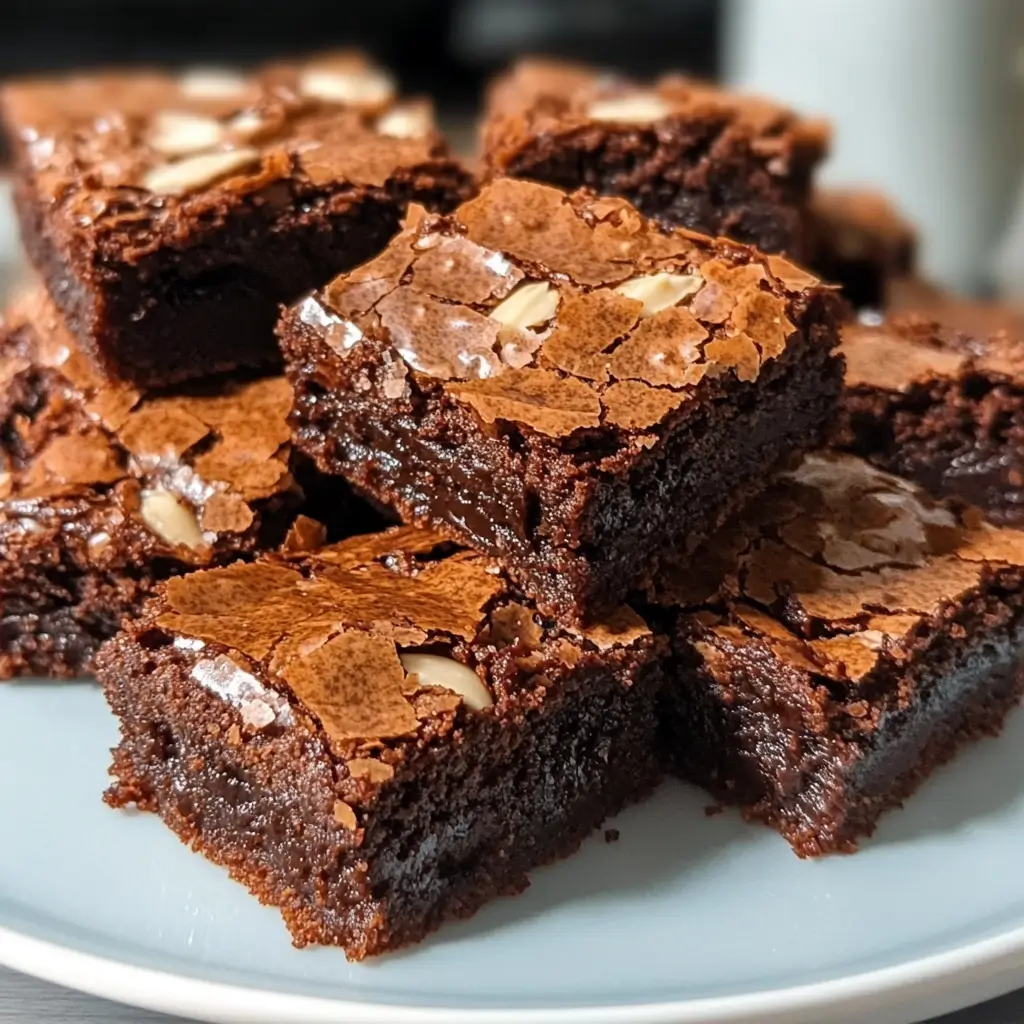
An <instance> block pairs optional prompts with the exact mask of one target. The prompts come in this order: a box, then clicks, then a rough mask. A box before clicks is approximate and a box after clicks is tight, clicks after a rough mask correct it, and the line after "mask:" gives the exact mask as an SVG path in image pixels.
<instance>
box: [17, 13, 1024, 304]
mask: <svg viewBox="0 0 1024 1024" xmlns="http://www.w3.org/2000/svg"><path fill="white" fill-rule="evenodd" d="M0 12H2V31H0V75H5V76H8V75H16V74H25V73H31V72H36V71H44V70H51V69H56V68H68V67H84V66H94V65H102V64H124V63H145V62H159V63H168V64H184V63H191V64H209V63H215V64H216V63H241V64H248V63H256V62H259V61H262V60H265V59H267V58H268V57H276V56H288V55H292V54H298V53H303V52H309V51H312V50H317V49H325V48H329V47H332V46H337V45H347V44H355V45H359V46H363V47H365V48H367V49H368V50H370V51H371V52H373V53H374V54H375V55H376V56H377V57H378V58H379V59H380V60H382V61H383V62H384V63H385V64H387V65H389V66H390V67H392V68H393V69H394V70H395V71H396V72H397V73H398V75H399V77H400V78H401V80H402V84H403V86H404V87H405V88H406V89H407V90H410V91H423V92H429V93H431V94H432V95H433V96H434V97H435V99H436V101H437V103H438V107H439V110H440V112H441V115H442V120H443V122H444V123H445V125H446V126H447V127H448V128H449V129H450V130H451V131H453V133H454V135H455V136H456V141H457V142H459V143H461V144H462V145H463V146H467V145H471V140H472V130H471V125H472V119H473V114H474V112H475V109H476V106H477V102H478V98H479V94H480V89H481V86H482V84H483V83H484V81H485V80H486V78H487V77H488V76H489V75H490V74H492V73H493V72H494V71H496V70H497V69H499V68H501V67H503V66H504V65H506V64H507V63H508V62H509V61H510V60H512V59H513V58H514V57H515V56H517V55H518V54H521V53H524V52H533V53H546V54H553V55H560V56H566V57H571V58H574V59H578V60H583V61H588V62H592V63H597V64H601V65H607V66H610V67H617V68H621V69H623V70H626V71H628V72H631V73H633V74H637V75H641V76H647V75H653V74H656V73H658V72H660V71H663V70H666V69H669V68H680V69H684V70H687V71H689V72H691V73H693V74H696V75H700V76H704V77H715V78H719V79H722V80H724V81H726V82H730V83H734V84H736V85H739V86H742V87H743V88H746V89H750V90H754V91H761V92H765V93H768V94H771V95H774V96H776V97H779V98H781V99H783V100H786V101H787V102H789V103H791V104H793V105H794V106H796V107H798V108H799V109H801V110H804V111H807V112H810V113H818V114H823V115H825V116H827V117H829V118H831V119H832V120H833V122H834V126H835V141H834V147H833V157H832V160H831V161H830V163H829V165H828V166H827V168H826V169H825V172H824V175H823V177H822V180H823V181H825V182H827V183H829V184H870V185H875V186H878V187H879V188H881V189H883V190H884V191H885V192H887V193H888V194H889V195H890V196H891V197H892V198H893V199H894V200H895V201H896V203H897V205H898V206H899V207H900V209H901V210H902V211H903V212H904V213H905V214H906V215H907V216H908V217H909V219H910V220H912V221H913V222H914V223H916V225H917V226H918V227H919V229H920V231H921V235H922V246H921V257H922V264H923V268H924V271H925V273H926V274H927V275H928V276H929V277H931V278H932V279H933V280H936V281H938V282H940V283H942V284H944V285H946V286H947V287H949V288H952V289H955V290H957V291H963V292H975V293H979V292H980V293H991V292H1001V293H1002V294H1004V295H1008V296H1011V297H1013V296H1016V297H1017V298H1019V299H1021V300H1022V301H1024V198H1022V186H1021V181H1022V169H1024V163H1022V158H1024V131H1022V130H1021V129H1022V126H1024V2H1022V0H372V2H371V3H338V2H336V0H288V3H287V4H277V3H269V2H261V0H0Z"/></svg>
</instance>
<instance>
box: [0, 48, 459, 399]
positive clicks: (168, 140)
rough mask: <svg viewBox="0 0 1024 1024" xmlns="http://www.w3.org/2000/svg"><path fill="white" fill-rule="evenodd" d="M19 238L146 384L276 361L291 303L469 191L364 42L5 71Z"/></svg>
mask: <svg viewBox="0 0 1024 1024" xmlns="http://www.w3.org/2000/svg"><path fill="white" fill-rule="evenodd" d="M0 116H2V119H3V123H4V125H5V128H6V132H7V135H8V137H9V140H10V143H11V146H12V149H13V152H14V157H15V163H16V168H17V186H16V200H17V207H18V213H19V216H20V219H21V226H22V233H23V237H24V243H25V247H26V249H27V251H28V255H29V257H30V259H31V261H32V262H33V263H34V264H35V266H36V268H37V269H38V271H39V272H40V274H41V276H42V277H43V279H44V280H45V282H46V284H47V286H48V288H49V290H50V293H51V294H52V296H53V298H54V300H55V301H56V302H57V304H58V306H59V307H60V309H61V311H62V313H63V314H64V316H65V318H66V319H67V322H68V326H69V328H70V330H71V331H72V333H73V334H74V335H75V337H76V338H77V340H78V342H79V344H80V345H81V347H82V349H83V351H84V352H85V353H86V354H87V355H88V356H89V357H90V358H91V359H92V360H93V361H94V362H95V363H96V364H97V365H98V366H99V367H101V368H102V369H103V371H104V372H105V373H107V374H108V375H110V376H112V377H116V378H119V379H123V380H128V381H131V382H132V383H135V384H139V385H142V386H155V385H164V384H167V383H172V382H175V381H181V380H186V379H189V378H198V377H202V376H205V375H207V374H210V373H213V372H219V371H225V370H231V369H234V368H236V367H252V366H259V365H272V364H274V363H275V362H276V361H277V359H278V354H277V351H276V348H275V346H274V339H273V323H274V318H275V316H276V311H277V306H278V305H279V304H280V303H282V302H287V301H291V300H294V299H296V298H297V297H298V296H299V295H301V294H302V293H303V292H304V291H305V290H307V289H309V288H311V287H313V286H314V285H316V284H320V283H322V282H323V281H325V280H327V279H328V278H329V277H330V276H331V275H332V274H336V273H337V272H338V271H340V270H342V269H345V268H346V267H351V266H354V265H356V264H358V263H360V262H361V261H363V260H365V259H367V258H368V257H370V256H371V255H373V254H374V253H375V252H377V251H378V250H379V249H380V248H381V247H382V246H383V245H384V244H385V242H386V241H387V240H388V238H390V236H391V235H392V234H393V233H394V232H395V230H396V229H397V227H398V223H399V221H400V220H401V217H402V215H403V212H404V210H405V207H406V204H407V203H408V201H409V200H410V199H416V200H417V202H420V203H423V204H425V205H427V206H429V207H432V208H441V209H444V208H449V207H451V206H453V205H455V204H456V202H457V201H458V200H459V199H460V198H464V197H465V196H466V195H468V177H467V174H466V172H465V171H464V170H463V169H462V168H460V167H459V165H458V164H457V163H456V162H455V161H454V160H453V158H452V157H451V156H450V154H449V152H448V150H447V149H446V147H445V145H444V143H443V141H442V140H441V138H440V136H439V135H438V133H437V131H436V130H435V128H434V126H433V123H432V120H431V115H430V110H429V108H428V107H426V106H424V105H423V104H422V103H420V102H400V101H397V100H396V99H395V94H394V83H393V82H392V81H391V79H390V78H389V77H388V76H387V75H386V74H384V73H383V72H382V71H380V70H379V69H378V68H375V67H373V66H372V65H369V64H367V63H366V62H365V60H363V59H362V58H360V57H357V56H355V55H352V54H342V55H335V56H333V57H330V58H322V59H320V60H318V61H313V62H310V63H306V64H300V65H289V66H275V67H270V68H264V69H262V70H261V71H258V72H256V73H255V74H253V75H251V76H248V77H243V76H240V75H227V74H224V73H220V74H210V73H183V74H181V75H171V74H167V73H159V72H150V71H135V72H132V71H126V72H116V73H104V72H96V73H91V74H75V75H71V76H69V77H60V78H52V79H37V80H27V81H18V82H13V83H9V84H8V85H6V86H5V87H4V88H3V90H2V93H0Z"/></svg>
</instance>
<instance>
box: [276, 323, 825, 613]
mask: <svg viewBox="0 0 1024 1024" xmlns="http://www.w3.org/2000/svg"><path fill="white" fill-rule="evenodd" d="M810 330H811V331H812V332H813V337H812V340H811V341H810V342H808V341H806V340H803V339H794V340H793V341H791V342H790V345H789V348H788V349H787V351H786V352H785V353H784V354H783V355H782V356H780V357H779V358H778V359H775V360H771V361H768V362H766V363H765V365H764V367H763V369H762V371H761V375H760V376H759V378H758V379H757V381H755V382H752V383H741V382H738V381H733V380H730V381H729V382H728V383H726V384H719V383H718V382H705V383H702V384H701V385H699V386H698V392H697V393H698V401H695V402H693V403H689V404H690V405H691V406H692V412H684V413H683V414H682V415H681V416H677V417H676V418H675V420H674V421H673V420H669V421H668V422H667V425H666V426H665V427H664V430H663V438H662V440H661V441H660V442H659V443H658V444H657V445H656V446H655V447H654V448H652V449H651V450H650V451H648V452H647V453H645V455H644V456H643V457H642V458H640V459H639V460H637V462H636V464H635V465H634V466H633V467H631V468H630V469H629V470H628V471H626V472H624V473H623V474H622V476H621V478H615V477H614V475H612V474H610V473H603V474H601V475H602V476H608V477H609V480H608V482H599V481H586V482H585V483H584V484H580V483H579V480H578V476H574V475H571V472H572V471H571V466H572V464H573V463H574V459H575V458H576V454H575V453H574V452H572V451H568V452H566V451H562V450H560V449H559V450H556V449H554V448H553V447H552V446H550V445H548V446H547V448H546V449H545V450H544V451H542V452H539V453H538V455H537V456H535V457H534V458H533V460H532V463H535V464H532V463H531V460H530V458H529V457H527V456H526V455H524V454H523V453H522V451H520V454H518V455H516V454H514V451H513V449H515V448H516V446H515V445H510V443H509V441H508V439H507V438H506V437H504V436H503V435H501V434H500V432H499V433H498V435H497V436H495V437H491V436H486V437H485V436H484V433H483V431H482V429H481V428H480V427H479V426H478V425H476V424H475V423H474V422H473V421H472V420H471V418H470V417H469V416H468V415H467V413H466V412H465V411H463V410H460V409H458V408H456V407H453V406H452V405H451V404H450V403H449V402H447V401H446V400H445V399H444V398H443V397H438V395H439V394H440V393H439V392H437V391H430V390H425V391H424V392H423V394H422V397H421V399H420V401H419V404H418V406H417V412H416V414H415V421H414V418H413V417H409V416H402V417H400V418H396V417H391V416H389V415H388V411H387V408H386V407H381V405H380V403H379V402H378V403H376V404H375V403H374V401H373V400H372V398H368V397H367V396H366V395H365V394H364V393H363V392H360V391H358V390H357V389H356V388H354V387H348V386H347V382H348V381H350V380H353V379H355V378H356V377H358V376H359V375H360V374H361V373H364V372H368V373H370V374H371V375H372V373H373V358H374V357H372V356H371V357H369V359H370V361H369V363H368V364H367V365H365V366H363V365H359V361H358V359H355V358H353V354H352V353H349V355H348V357H347V359H346V361H345V364H344V373H343V372H342V369H341V367H340V365H334V364H335V362H336V361H335V360H334V359H332V355H331V352H330V350H329V349H328V348H327V346H326V345H325V344H324V342H323V340H322V339H321V338H320V337H319V335H318V334H317V332H316V330H315V329H314V328H312V327H311V326H309V325H308V324H305V323H303V322H302V320H301V319H300V317H299V315H298V314H297V312H296V311H295V310H290V311H288V312H287V313H286V314H285V316H284V318H283V319H282V320H281V322H280V324H279V328H278V331H279V337H280V339H281V342H282V346H283V349H284V352H285V359H286V369H287V373H288V375H289V377H290V379H291V381H292V384H293V386H294V388H295V392H296V400H295V406H294V409H293V414H292V424H293V434H294V439H295V443H296V445H297V446H298V447H299V448H300V450H303V451H304V452H306V454H307V455H309V456H311V457H312V458H313V459H314V460H315V461H316V463H317V466H318V468H319V469H320V470H321V471H323V472H325V473H331V474H340V475H342V476H345V477H346V478H348V479H349V480H350V481H352V482H353V483H355V484H356V485H357V486H359V487H360V488H361V489H363V490H365V491H366V492H367V493H369V494H371V495H372V496H373V497H375V498H377V499H378V500H380V501H382V502H384V503H385V504H387V505H390V506H391V507H393V508H394V509H396V511H398V513H399V515H400V516H401V517H402V518H403V519H404V520H405V521H408V522H415V523H417V524H419V525H423V526H429V527H431V528H433V529H438V530H441V531H442V532H447V533H448V534H449V535H450V536H452V538H453V539H455V540H457V541H459V542H461V543H465V544H468V545H469V546H472V547H476V548H478V549H480V550H485V551H488V552H489V553H491V554H492V555H494V556H495V557H497V558H499V559H501V560H502V562H503V564H504V565H505V567H506V568H507V570H508V571H509V572H510V574H511V575H512V576H514V577H515V578H517V579H518V580H519V582H520V583H521V584H522V585H523V586H524V587H525V589H526V590H527V592H528V593H529V594H530V596H531V597H532V598H533V599H534V600H536V601H537V602H538V604H539V606H540V607H541V608H542V610H543V611H545V612H546V613H548V614H552V615H554V616H555V617H557V618H558V619H559V620H560V621H563V622H567V623H571V624H579V623H580V622H585V621H588V620H593V619H594V618H595V617H596V616H597V615H599V614H600V613H601V611H602V610H607V609H608V608H609V607H612V606H614V605H615V604H616V603H618V601H620V600H621V598H622V597H623V596H624V595H625V594H626V593H627V592H628V591H629V590H630V589H631V588H633V587H636V586H639V585H641V584H643V583H644V582H645V580H646V579H647V578H648V577H649V576H650V574H651V573H652V572H653V571H654V569H655V568H656V561H657V554H658V552H659V551H660V550H661V549H662V548H663V547H664V546H665V545H666V544H670V543H674V542H676V541H681V542H684V543H686V544H687V546H688V547H689V548H691V549H692V548H694V547H696V546H697V545H698V544H700V543H701V542H702V541H703V540H704V539H706V538H707V537H708V536H709V535H710V534H711V533H712V532H713V531H714V530H715V529H716V528H717V527H718V526H720V525H721V523H722V522H724V521H725V519H726V518H727V517H728V516H729V515H730V514H731V513H732V512H735V511H737V510H738V509H739V508H740V507H742V505H743V504H744V503H745V502H746V501H748V500H750V499H751V498H753V497H754V496H755V495H756V494H757V493H759V492H760V491H761V490H762V489H763V488H764V487H765V486H767V484H768V483H769V481H770V479H771V473H772V471H773V470H774V469H775V468H777V467H778V466H779V465H780V464H782V463H783V462H784V461H785V460H786V459H787V458H788V457H789V456H791V455H792V454H795V453H796V452H799V451H802V450H806V449H808V448H811V447H813V446H814V445H815V444H816V443H818V442H819V441H820V439H821V437H822V435H823V432H824V431H825V430H826V429H827V427H828V425H829V423H830V421H831V418H832V415H833V413H834V410H835V406H836V403H837V401H838V396H839V394H840V391H841V387H842V362H841V360H839V359H838V358H837V357H836V356H834V355H833V354H832V352H831V349H830V348H829V346H828V345H827V344H825V343H824V339H823V337H822V336H820V333H819V332H822V331H825V330H827V328H826V327H825V326H824V325H822V324H814V325H813V326H812V327H811V328H810ZM335 370H337V373H335V372H334V371H335ZM750 416H754V417H755V418H756V424H754V425H752V424H751V422H750V419H749V417H750ZM424 438H426V439H424ZM467 446H472V449H473V452H474V458H473V459H472V460H469V459H466V458H465V457H464V453H465V452H466V451H467V450H469V448H468V447H467ZM392 450H401V451H403V452H404V453H405V455H404V458H403V459H402V460H396V459H395V458H394V457H393V456H392V455H391V454H390V452H391V451H392ZM702 457H703V458H704V460H705V462H706V463H707V464H708V465H709V466H713V468H714V471H713V472H712V473H710V474H708V475H705V477H704V478H703V479H702V481H701V483H702V485H703V486H702V487H695V486H694V484H693V481H692V479H691V478H690V476H689V475H688V474H687V472H685V471H684V470H685V468H687V467H688V468H689V469H691V470H693V468H694V465H695V464H698V463H700V461H701V458H702ZM560 460H563V461H565V462H566V464H567V466H569V467H570V470H568V471H567V475H566V479H565V480H564V481H563V482H562V483H561V484H556V483H554V482H553V481H556V480H557V479H558V472H557V470H558V466H559V462H560ZM482 466H486V467H487V469H486V477H487V490H488V491H489V492H491V493H492V494H493V495H494V498H493V500H492V501H489V502H487V503H486V504H482V503H481V498H480V495H481V488H480V486H479V484H478V482H476V481H474V480H473V479H472V468H473V467H482ZM531 475H532V476H533V477H536V479H535V480H533V481H532V482H531V483H530V484H529V487H528V486H527V483H526V477H527V476H531ZM438 480H443V481H444V487H443V488H441V490H443V491H444V492H445V493H446V495H448V499H446V500H449V506H450V507H446V508H445V510H444V512H443V513H442V514H440V515H439V514H438V513H437V511H436V510H435V498H434V495H436V494H437V492H438V483H437V481H438ZM533 491H536V493H533ZM460 495H472V496H473V500H472V504H471V505H470V504H468V503H467V502H464V501H461V500H460V498H459V496H460ZM638 495H642V496H643V498H642V499H638V497H637V496H638ZM683 503H685V504H686V507H687V508H692V513H691V514H690V515H689V516H687V517H685V518H682V517H680V516H679V514H678V511H676V510H678V509H679V508H680V507H682V505H683ZM587 505H589V507H586V506H587ZM573 531H574V532H575V533H576V538H575V540H574V541H573V540H566V539H564V538H565V535H566V533H567V532H569V533H570V535H571V532H573Z"/></svg>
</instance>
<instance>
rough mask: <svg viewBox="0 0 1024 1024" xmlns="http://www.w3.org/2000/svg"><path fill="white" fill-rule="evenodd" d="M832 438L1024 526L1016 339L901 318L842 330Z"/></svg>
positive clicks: (1021, 392) (1023, 372) (1022, 394)
mask: <svg viewBox="0 0 1024 1024" xmlns="http://www.w3.org/2000/svg"><path fill="white" fill-rule="evenodd" d="M841 348H842V352H843V354H844V355H845V357H846V367H847V368H846V390H845V394H844V398H843V413H842V418H841V422H840V428H839V435H838V439H837V442H836V443H837V445H838V446H839V447H842V448H845V449H847V450H849V451H852V452H855V453H857V454H858V455H860V456H862V457H864V458H866V459H868V460H870V461H871V462H872V463H873V464H874V465H876V466H879V467H880V468H882V469H885V470H888V471H889V472H890V473H896V474H898V475H899V476H904V477H907V478H909V479H911V480H914V481H916V482H917V483H919V484H920V485H922V486H923V487H925V488H927V489H928V490H929V491H931V492H932V493H933V494H936V495H954V496H956V497H958V498H961V499H963V500H964V501H967V502H970V503H971V504H973V505H977V506H978V507H980V508H982V509H984V510H985V512H986V513H987V514H988V516H989V517H990V518H991V519H992V520H993V521H995V522H998V523H1002V524H1005V525H1008V526H1018V527H1024V341H1022V340H1021V338H1020V337H1015V336H1013V335H1010V334H1008V333H1006V332H1005V331H1003V332H999V333H996V334H992V335H989V336H988V337H978V336H975V335H970V334H964V333H961V332H959V331H954V330H950V329H949V328H947V327H945V326H943V325H941V324H939V323H936V322H935V321H934V320H931V319H929V318H928V317H924V316H911V315H905V316H902V317H896V318H893V319H892V320H889V321H885V322H884V323H882V324H880V325H878V326H869V325H865V324H851V325H850V326H848V327H845V328H844V329H843V340H842V346H841Z"/></svg>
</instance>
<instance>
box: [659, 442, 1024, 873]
mask: <svg viewBox="0 0 1024 1024" xmlns="http://www.w3.org/2000/svg"><path fill="white" fill-rule="evenodd" d="M694 564H695V565H698V566H700V569H701V571H700V572H695V571H694V569H693V567H692V566H690V567H687V568H685V569H682V570H680V571H678V572H675V573H666V576H665V578H664V580H663V585H662V589H661V590H660V592H659V593H658V599H659V600H660V601H661V602H662V603H664V604H667V605H668V606H670V607H675V608H677V609H680V611H679V613H678V618H677V622H676V632H675V642H676V644H677V655H678V658H679V664H678V666H677V668H676V678H675V681H674V683H673V684H671V685H669V686H668V687H667V688H666V690H665V703H664V706H663V709H662V711H663V718H662V723H661V724H662V728H663V730H664V731H663V736H662V739H663V742H664V745H665V750H666V752H667V757H668V760H669V763H670V764H672V765H673V766H674V768H675V770H676V771H677V772H678V773H679V774H680V775H681V776H683V777H684V778H686V779H688V780H690V781H693V782H697V783H699V784H701V785H703V786H706V787H707V788H708V789H709V790H710V791H711V792H712V793H713V794H714V796H715V797H716V798H718V799H719V800H721V801H722V802H724V803H730V804H738V805H739V806H740V807H742V808H743V809H744V811H745V812H746V814H747V815H749V816H750V817H751V818H754V819H758V820H761V821H764V822H766V823H767V824H769V825H771V826H772V827H774V828H776V829H778V831H779V832H781V833H782V835H783V836H784V837H785V838H786V839H787V840H788V841H789V842H790V843H791V844H792V846H793V849H794V850H795V851H796V852H797V853H798V854H799V855H800V856H803V857H808V856H817V855H819V854H822V853H827V852H830V851H836V850H852V849H854V848H855V846H856V841H857V839H858V838H859V837H862V836H867V835H870V834H871V832H872V831H873V830H874V828H875V824H876V821H877V819H878V817H879V815H880V814H882V813H883V812H884V811H886V810H887V809H889V808H892V807H896V806H899V804H900V803H901V802H902V801H903V800H904V799H905V798H906V797H908V796H910V794H911V793H913V792H914V790H915V789H917V787H918V786H919V785H920V784H921V783H922V782H923V781H924V780H925V779H926V778H927V777H928V776H929V775H930V774H931V773H932V771H933V770H934V769H935V768H936V767H937V766H938V765H939V764H941V763H942V762H944V761H946V760H948V759H949V758H951V757H952V756H953V755H954V754H955V753H956V752H957V750H958V749H959V748H960V747H961V746H962V745H963V744H964V743H966V742H967V741H968V740H970V739H972V738H974V737H976V736H981V735H988V734H992V733H995V732H996V731H998V730H999V728H1000V727H1001V725H1002V723H1003V720H1004V718H1005V716H1006V714H1007V713H1008V712H1009V711H1010V709H1011V708H1013V707H1014V706H1016V704H1017V703H1018V700H1019V697H1020V695H1021V692H1022V689H1024V532H1020V531H1016V530H1011V529H1007V528H999V527H994V526H990V525H988V524H986V523H985V522H984V520H983V519H982V516H981V513H980V512H979V511H977V510H975V509H972V508H969V507H962V506H959V505H956V504H944V503H940V502H936V501H933V500H932V499H931V497H930V496H929V495H928V494H927V493H926V492H924V491H922V490H921V489H919V488H917V487H916V486H915V485H913V484H911V483H908V482H906V481H904V480H902V479H899V478H897V477H894V476H890V475H889V474H887V473H883V472H882V471H881V470H878V469H875V468H874V467H872V466H870V465H869V464H868V463H866V462H864V461H863V460H861V459H858V458H855V457H854V456H850V455H843V454H836V453H818V454H813V455H809V456H808V457H807V458H806V459H805V460H804V462H803V463H802V464H801V465H800V466H799V467H798V468H796V469H795V470H793V471H791V472H788V473H786V474H784V475H783V477H782V478H781V479H780V480H779V482H778V483H777V484H776V485H775V486H774V487H773V488H772V489H771V490H770V491H769V493H768V494H767V495H766V496H765V497H764V499H763V500H762V501H760V502H758V504H757V505H756V506H755V507H754V508H753V509H751V510H750V511H749V512H748V513H747V514H746V515H745V516H744V517H743V518H742V519H740V520H739V521H738V522H736V523H734V524H733V525H732V526H731V527H729V528H727V529H726V530H724V531H723V532H722V533H721V534H720V535H719V536H718V537H717V538H716V539H715V541H714V542H713V543H712V544H710V545H709V546H708V547H707V548H706V549H705V551H704V552H703V553H702V555H701V558H700V560H699V561H698V562H695V563H694Z"/></svg>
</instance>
